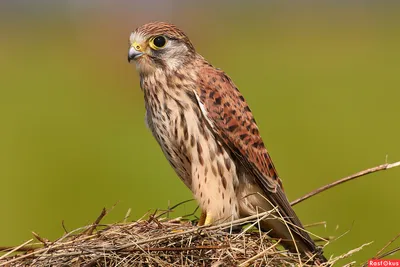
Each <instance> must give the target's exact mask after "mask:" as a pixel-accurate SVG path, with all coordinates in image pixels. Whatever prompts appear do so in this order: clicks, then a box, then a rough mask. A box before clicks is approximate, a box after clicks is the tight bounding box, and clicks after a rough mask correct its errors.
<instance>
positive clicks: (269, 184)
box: [128, 22, 324, 262]
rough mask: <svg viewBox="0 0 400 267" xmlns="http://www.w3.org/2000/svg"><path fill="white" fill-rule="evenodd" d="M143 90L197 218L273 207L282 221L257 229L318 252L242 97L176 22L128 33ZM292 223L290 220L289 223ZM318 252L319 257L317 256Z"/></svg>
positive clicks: (150, 120) (214, 219) (213, 219)
mask: <svg viewBox="0 0 400 267" xmlns="http://www.w3.org/2000/svg"><path fill="white" fill-rule="evenodd" d="M130 45H131V47H130V50H129V55H128V60H129V61H130V60H134V61H135V63H136V67H137V69H138V72H139V75H140V83H141V88H142V90H143V92H144V98H145V107H146V118H147V119H146V120H147V124H148V126H149V128H150V129H151V131H152V133H153V135H154V137H155V138H156V140H157V142H158V143H159V145H160V147H161V149H162V150H163V152H164V154H165V156H166V157H167V159H168V161H169V162H170V164H171V165H172V167H173V168H174V169H175V171H176V172H177V174H178V176H179V177H180V178H181V179H182V181H183V182H184V183H185V185H186V186H187V187H188V188H189V189H191V190H192V192H193V194H194V196H195V198H196V199H197V200H198V202H199V204H200V206H201V208H202V210H203V213H204V214H205V215H206V218H205V223H220V222H224V221H229V220H234V219H238V218H241V217H245V216H249V215H254V214H257V212H262V211H268V210H271V209H272V208H273V207H274V206H277V207H278V210H279V213H280V214H281V216H282V217H283V218H285V219H286V221H287V222H288V223H287V224H285V223H283V222H282V221H280V220H277V219H270V218H269V219H267V220H263V221H262V222H261V224H260V226H261V229H262V230H265V231H268V230H270V229H272V231H271V232H270V235H271V236H273V237H277V238H282V243H283V244H284V245H285V247H287V248H288V249H289V250H290V251H292V252H296V248H295V246H294V243H293V242H292V241H291V240H292V235H293V237H294V239H295V240H296V244H297V249H298V250H299V252H300V253H302V254H303V255H306V254H307V255H311V254H314V253H317V252H318V249H317V248H316V246H315V244H314V242H313V240H312V239H311V238H310V236H309V235H308V234H307V233H306V232H305V231H304V230H303V226H302V224H301V222H300V220H299V219H298V217H297V216H296V214H295V212H294V211H293V209H292V208H291V206H290V204H289V201H288V200H287V198H286V195H285V193H284V191H283V187H282V183H281V180H280V179H279V176H278V173H277V171H276V169H275V167H274V165H273V163H272V160H271V158H270V156H269V154H268V152H267V150H266V148H265V146H264V143H263V141H262V139H261V136H260V134H259V130H258V127H257V124H256V122H255V120H254V117H253V115H252V113H251V111H250V108H249V107H248V105H247V103H246V101H245V100H244V98H243V96H242V95H241V93H240V92H239V90H238V89H237V88H236V86H235V85H234V83H233V82H232V80H231V79H230V78H229V77H228V76H227V75H226V74H225V73H224V72H223V71H221V70H218V69H216V68H214V67H213V66H212V65H211V64H209V63H208V62H207V61H206V60H205V59H204V58H203V57H202V56H200V55H199V54H197V53H196V52H195V49H194V47H193V45H192V44H191V42H190V40H189V38H188V37H187V36H186V35H185V34H184V33H183V32H182V31H181V30H179V29H178V28H177V27H176V26H174V25H171V24H167V23H162V22H154V23H149V24H145V25H143V26H141V27H139V28H137V29H136V30H135V31H134V32H133V33H132V34H131V36H130ZM293 225H295V226H293ZM317 254H318V256H317V257H318V258H319V260H318V261H320V262H322V261H324V257H323V255H322V254H319V253H317Z"/></svg>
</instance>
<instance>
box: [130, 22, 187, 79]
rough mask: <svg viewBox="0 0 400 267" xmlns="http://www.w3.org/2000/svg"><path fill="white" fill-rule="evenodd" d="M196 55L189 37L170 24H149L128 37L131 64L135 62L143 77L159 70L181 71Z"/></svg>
mask: <svg viewBox="0 0 400 267" xmlns="http://www.w3.org/2000/svg"><path fill="white" fill-rule="evenodd" d="M194 55H195V50H194V47H193V45H192V43H191V42H190V40H189V38H188V37H187V36H186V34H185V33H184V32H183V31H181V30H180V29H178V28H177V27H176V26H175V25H172V24H169V23H165V22H151V23H147V24H145V25H142V26H140V27H139V28H137V29H136V30H135V31H134V32H132V33H131V35H130V38H129V52H128V61H129V62H131V61H134V62H135V63H136V67H137V69H138V71H139V73H140V74H141V75H146V74H149V73H153V72H155V71H156V70H157V69H161V70H175V69H178V68H180V67H182V66H183V65H184V64H185V63H186V62H188V61H190V60H191V59H192V58H193V56H194Z"/></svg>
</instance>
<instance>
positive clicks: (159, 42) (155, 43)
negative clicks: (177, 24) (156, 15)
mask: <svg viewBox="0 0 400 267" xmlns="http://www.w3.org/2000/svg"><path fill="white" fill-rule="evenodd" d="M166 44H167V38H165V37H164V36H162V35H159V36H155V37H152V38H151V39H150V41H149V45H150V47H151V48H152V49H154V50H158V49H161V48H163V47H164V46H165V45H166Z"/></svg>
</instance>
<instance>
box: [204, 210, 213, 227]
mask: <svg viewBox="0 0 400 267" xmlns="http://www.w3.org/2000/svg"><path fill="white" fill-rule="evenodd" d="M212 223H213V218H212V216H211V214H210V213H209V212H207V215H206V219H205V221H204V225H210V224H212Z"/></svg>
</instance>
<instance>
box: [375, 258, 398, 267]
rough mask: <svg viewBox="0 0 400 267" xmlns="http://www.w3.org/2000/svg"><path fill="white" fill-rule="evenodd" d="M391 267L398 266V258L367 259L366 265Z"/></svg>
mask: <svg viewBox="0 0 400 267" xmlns="http://www.w3.org/2000/svg"><path fill="white" fill-rule="evenodd" d="M375 266H376V267H380V266H383V267H392V266H399V267H400V260H369V261H368V267H375Z"/></svg>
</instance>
